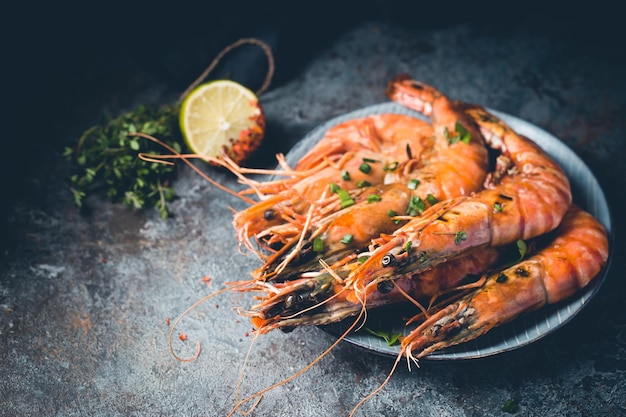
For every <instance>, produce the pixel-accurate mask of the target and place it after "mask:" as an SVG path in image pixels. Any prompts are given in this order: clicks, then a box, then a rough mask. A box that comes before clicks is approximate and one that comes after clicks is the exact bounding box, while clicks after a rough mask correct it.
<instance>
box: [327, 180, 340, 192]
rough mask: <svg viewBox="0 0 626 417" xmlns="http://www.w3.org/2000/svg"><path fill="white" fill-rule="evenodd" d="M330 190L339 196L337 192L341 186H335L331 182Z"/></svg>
mask: <svg viewBox="0 0 626 417" xmlns="http://www.w3.org/2000/svg"><path fill="white" fill-rule="evenodd" d="M329 188H330V192H331V193H333V194H337V191H339V188H340V187H339V186H338V185H337V184H335V183H334V182H331V183H330V185H329Z"/></svg>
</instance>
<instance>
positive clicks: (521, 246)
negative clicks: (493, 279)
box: [503, 239, 528, 268]
mask: <svg viewBox="0 0 626 417" xmlns="http://www.w3.org/2000/svg"><path fill="white" fill-rule="evenodd" d="M516 245H517V251H518V253H519V257H518V258H517V259H515V260H513V261H511V262H508V263H506V264H505V265H504V266H503V268H510V267H512V266H513V265H515V264H518V263H520V262H522V261H523V260H524V257H525V256H526V253H527V251H528V247H527V246H526V242H524V241H523V240H521V239H518V240H517V242H516Z"/></svg>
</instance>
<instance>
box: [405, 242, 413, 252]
mask: <svg viewBox="0 0 626 417" xmlns="http://www.w3.org/2000/svg"><path fill="white" fill-rule="evenodd" d="M411 246H413V242H412V241H410V240H409V241H408V242H406V245H404V251H405V252H409V251H410V250H411Z"/></svg>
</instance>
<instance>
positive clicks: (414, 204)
mask: <svg viewBox="0 0 626 417" xmlns="http://www.w3.org/2000/svg"><path fill="white" fill-rule="evenodd" d="M424 209H426V204H425V203H424V201H423V200H422V199H421V198H419V197H418V196H416V195H414V196H411V200H410V201H409V206H408V207H407V209H406V214H408V215H409V216H417V215H418V214H420V213H422V212H423V211H424Z"/></svg>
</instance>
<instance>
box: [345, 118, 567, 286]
mask: <svg viewBox="0 0 626 417" xmlns="http://www.w3.org/2000/svg"><path fill="white" fill-rule="evenodd" d="M467 112H468V114H470V115H471V116H472V117H473V118H474V120H476V122H477V123H478V124H479V126H480V128H481V131H482V132H483V135H484V137H485V140H486V141H487V143H488V144H489V146H491V147H492V148H494V149H498V150H500V151H501V153H502V154H501V156H500V157H499V158H498V164H497V169H496V171H495V172H494V173H492V174H491V175H490V176H489V178H488V179H487V181H486V184H485V189H484V190H482V191H479V192H477V193H475V194H473V195H471V196H467V197H460V198H456V199H451V200H448V201H442V202H441V203H439V204H438V205H435V206H434V207H432V209H433V210H432V212H431V213H429V215H424V216H420V217H415V218H414V219H412V220H410V221H409V222H408V223H406V224H405V225H404V226H402V227H401V228H399V229H398V230H396V232H394V234H393V235H392V236H388V237H381V238H380V239H379V243H380V245H379V246H378V247H376V248H375V249H374V250H372V251H371V252H369V253H368V254H362V255H363V256H365V255H368V256H369V258H368V259H367V260H366V261H365V262H364V263H363V264H362V266H361V267H359V268H356V269H355V270H354V272H353V274H352V277H351V280H353V281H355V282H360V284H358V286H363V285H364V283H368V282H370V281H373V280H376V279H377V280H382V279H391V278H393V277H394V276H396V275H397V274H404V273H407V272H410V271H413V272H419V271H423V270H426V269H428V268H431V267H434V266H436V265H437V264H439V263H442V262H446V261H448V260H450V259H452V258H454V257H456V256H460V255H462V254H464V253H466V252H467V251H469V250H473V249H476V248H484V247H488V246H493V247H495V246H502V245H507V244H510V243H514V242H516V241H517V240H519V239H522V240H525V239H530V238H533V237H536V236H539V235H541V234H544V233H547V232H549V231H551V230H553V229H554V228H555V227H557V226H558V224H559V223H560V222H561V220H562V218H563V215H564V214H565V212H566V211H567V209H568V207H569V206H570V204H571V201H572V194H571V190H570V184H569V180H568V178H567V175H566V174H565V172H563V170H562V168H561V167H560V166H559V165H558V164H557V163H556V162H555V161H554V160H553V159H552V158H550V157H549V156H548V155H547V154H546V153H545V152H544V151H543V150H542V149H541V148H540V147H539V146H537V145H536V144H535V143H534V142H532V141H531V140H530V139H528V138H525V137H522V136H520V135H518V134H517V133H516V132H514V131H513V130H512V129H511V128H510V127H509V126H508V125H506V124H505V123H504V122H502V121H501V120H499V119H498V118H496V117H495V116H493V115H491V114H490V113H488V112H487V111H486V110H485V109H482V108H480V107H472V108H468V110H467Z"/></svg>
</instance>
